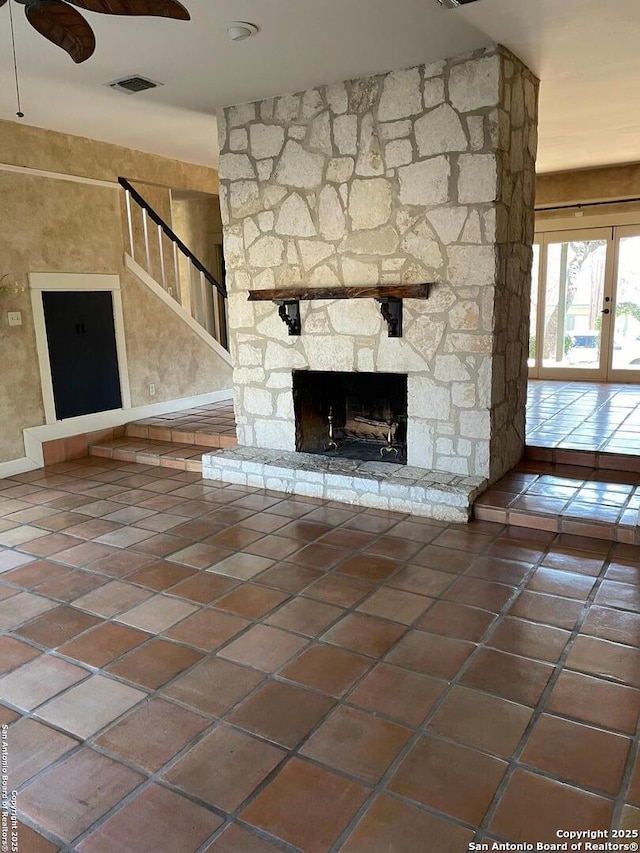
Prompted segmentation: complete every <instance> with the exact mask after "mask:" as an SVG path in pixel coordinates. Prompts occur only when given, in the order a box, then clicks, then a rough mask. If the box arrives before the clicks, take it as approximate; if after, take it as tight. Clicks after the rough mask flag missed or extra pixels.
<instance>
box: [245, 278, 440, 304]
mask: <svg viewBox="0 0 640 853" xmlns="http://www.w3.org/2000/svg"><path fill="white" fill-rule="evenodd" d="M431 284H432V282H428V283H425V284H381V285H375V286H366V287H346V286H345V287H342V286H338V287H279V288H275V289H271V290H251V291H250V292H249V301H250V302H298V301H302V300H309V299H426V298H427V297H428V296H429V288H430V287H431Z"/></svg>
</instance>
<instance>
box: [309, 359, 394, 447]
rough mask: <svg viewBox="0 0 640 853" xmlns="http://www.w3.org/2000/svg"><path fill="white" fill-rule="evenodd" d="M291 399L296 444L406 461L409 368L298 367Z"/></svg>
mask: <svg viewBox="0 0 640 853" xmlns="http://www.w3.org/2000/svg"><path fill="white" fill-rule="evenodd" d="M293 402H294V410H295V418H296V450H300V451H304V452H305V453H319V454H326V455H329V456H334V457H343V458H345V459H361V460H365V461H369V460H371V461H374V460H375V461H382V462H397V463H401V464H406V458H407V452H406V450H407V443H406V442H407V376H406V374H402V373H359V372H358V373H340V372H331V371H319V370H294V371H293Z"/></svg>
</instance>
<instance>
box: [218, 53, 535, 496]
mask: <svg viewBox="0 0 640 853" xmlns="http://www.w3.org/2000/svg"><path fill="white" fill-rule="evenodd" d="M537 92H538V81H537V80H536V78H535V77H534V76H533V75H532V74H531V72H530V71H529V70H528V69H527V68H526V67H525V66H524V65H523V64H522V63H521V62H520V61H519V60H518V59H517V58H516V57H515V56H513V55H512V54H510V53H509V52H508V51H506V50H505V49H503V48H502V47H499V46H496V47H493V48H491V49H487V50H482V51H478V52H475V53H474V54H471V55H467V56H463V57H459V58H457V59H453V60H447V61H439V62H435V63H432V64H429V65H424V66H420V67H417V68H410V69H407V70H402V71H393V72H390V73H388V74H382V75H379V76H375V77H370V78H366V79H359V80H351V81H348V82H346V83H338V84H332V85H328V86H321V87H318V88H315V89H311V90H308V91H306V92H300V93H295V94H290V95H283V96H281V97H276V98H272V99H269V100H265V101H262V102H259V103H252V104H243V105H239V106H232V107H229V108H227V109H225V110H224V111H223V112H222V113H221V114H220V115H219V134H220V151H221V154H220V200H221V206H222V215H223V221H224V245H225V258H226V264H227V271H228V275H227V284H228V288H229V293H230V295H229V311H228V314H229V323H230V341H231V349H232V354H233V357H234V360H235V372H234V386H235V407H236V418H237V425H238V441H239V447H240V450H239V452H240V457H237V458H241V457H242V454H243V453H244V452H245V451H247V453H245V456H244V459H245V461H246V460H247V459H250V458H251V456H252V454H251V453H249V452H248V451H259V452H260V453H262V454H263V455H262V456H261V457H260V458H261V459H262V460H263V461H262V462H261V463H260V464H265V463H264V459H265V458H267V457H269V454H271V456H272V457H273V458H276V457H277V455H278V454H280V455H281V456H282V455H283V454H284V455H287V456H290V455H291V454H293V453H295V452H296V451H297V450H299V449H300V447H301V445H300V427H299V425H297V423H296V402H295V389H296V381H297V380H296V377H298V376H299V375H300V374H301V373H303V372H306V373H311V372H316V373H320V374H325V375H326V374H328V373H335V374H340V375H341V376H342V375H345V374H354V375H357V374H362V375H363V376H369V375H371V374H376V375H379V376H380V377H381V378H382V376H386V375H389V374H400V375H402V376H403V377H406V412H405V413H404V414H406V427H405V426H404V425H403V430H404V436H403V444H404V450H405V451H406V458H405V459H403V461H405V462H406V463H407V465H406V466H405V468H410V469H411V470H413V471H416V470H417V471H420V472H422V473H423V474H426V472H430V473H431V475H433V476H434V477H435V478H436V480H437V481H439V482H441V483H443V482H444V483H448V484H451V483H454V482H455V483H458V484H465V483H466V485H467V486H468V487H469V490H471V491H473V490H474V489H476V490H477V489H478V488H482V486H483V484H484V483H486V481H488V480H489V481H490V480H495V479H497V478H498V477H500V476H502V474H504V473H505V472H506V471H507V470H508V469H509V468H511V467H512V466H513V465H514V464H516V463H517V461H518V460H519V458H520V456H521V453H522V450H523V446H524V417H525V399H526V378H527V373H526V370H527V368H526V359H527V343H528V321H529V293H530V269H531V242H532V239H533V206H534V164H535V152H536V142H537V131H536V121H537ZM427 282H430V283H433V284H432V286H431V288H430V293H429V296H428V297H423V298H403V299H402V314H403V317H402V331H401V337H390V336H389V333H388V326H387V323H386V322H385V319H384V317H383V316H382V315H381V312H380V305H379V304H378V303H377V302H376V300H375V299H373V298H340V299H334V300H331V299H329V300H327V299H324V300H320V299H314V298H309V296H308V295H307V296H305V297H303V298H302V300H301V301H300V302H299V327H300V328H299V331H300V334H299V335H295V336H292V335H290V334H289V332H290V329H289V328H288V326H287V324H286V323H285V322H283V320H282V311H281V310H280V306H279V305H278V304H275V303H274V302H273V301H249V300H248V296H249V294H250V293H253V295H254V296H255V291H265V292H266V291H278V292H280V291H282V290H285V291H286V292H287V293H290V294H291V298H292V299H295V298H296V297H297V294H298V293H299V292H301V291H303V292H309V291H311V296H313V292H312V288H325V289H326V288H333V289H343V290H344V293H343V294H341V295H344V296H347V295H348V289H349V288H367V287H375V286H384V285H388V286H399V287H407V288H408V287H410V286H412V285H416V284H419V283H427ZM266 295H267V296H268V295H269V294H268V293H267V294H266ZM280 302H282V298H281V299H280ZM340 381H341V382H342V380H340ZM362 417H365V416H364V415H363V416H362ZM370 419H371V420H376V418H370ZM305 449H310V448H306V446H305ZM265 454H266V456H265ZM274 454H275V456H274ZM223 456H224V454H223ZM292 459H293V457H292ZM299 461H300V460H299ZM222 464H223V463H222V462H221V461H220V460H218V462H216V463H215V465H214V466H213V467H212V468H207V467H206V465H205V471H206V472H207V471H208V474H207V475H208V476H209V475H211V476H218V475H219V469H220V466H221V465H222ZM292 464H294V463H293V462H292ZM300 464H302V463H301V461H300ZM370 464H374V463H373V462H372V463H370ZM377 464H378V465H379V464H380V463H377ZM387 464H391V463H387ZM232 467H233V466H232ZM280 468H282V466H280ZM405 473H406V472H405ZM276 479H278V478H276ZM234 481H239V480H238V474H237V469H236V474H235V475H234ZM254 482H255V483H256V484H257V483H258V480H257V479H255V478H254ZM282 482H284V481H282ZM272 487H274V486H272ZM286 487H287V488H290V487H291V488H293V486H290V483H289V481H287V483H286ZM307 493H311V492H307ZM314 493H319V492H317V491H316V492H314ZM345 499H347V498H346V496H345ZM414 503H415V502H414ZM368 505H374V504H371V503H370V504H368ZM375 505H380V506H391V508H393V506H392V505H391V504H390V503H389V502H387V503H386V504H385V503H384V502H381V501H378V503H377V504H375Z"/></svg>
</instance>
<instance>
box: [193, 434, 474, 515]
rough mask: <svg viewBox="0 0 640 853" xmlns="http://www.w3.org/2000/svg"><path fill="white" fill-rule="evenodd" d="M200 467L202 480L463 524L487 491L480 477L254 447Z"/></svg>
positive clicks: (210, 457) (209, 459)
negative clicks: (219, 481) (477, 499)
mask: <svg viewBox="0 0 640 853" xmlns="http://www.w3.org/2000/svg"><path fill="white" fill-rule="evenodd" d="M202 466H203V467H202V476H203V477H204V478H205V479H207V480H222V481H224V482H225V483H239V484H240V485H243V486H254V487H256V488H259V489H273V490H275V491H278V492H285V493H289V494H296V495H309V496H310V497H318V498H327V499H328V500H334V501H341V502H343V503H349V504H357V505H358V506H367V507H372V508H373V509H385V510H392V511H395V512H406V513H410V514H411V515H421V516H425V517H428V518H437V519H440V520H441V521H458V522H462V523H465V522H467V521H468V520H469V514H470V510H471V506H472V504H473V501H474V500H475V498H476V497H477V496H478V495H479V494H481V493H482V492H483V491H484V490H485V488H486V486H487V482H486V480H483V479H481V478H480V477H460V476H457V475H455V474H447V473H446V472H443V471H425V470H424V469H423V468H414V467H409V466H407V465H397V464H395V463H392V462H361V461H357V460H352V459H337V458H329V457H323V456H317V455H315V454H311V453H283V452H282V451H277V450H259V449H258V448H255V447H238V448H234V449H233V450H221V451H219V452H218V453H212V454H210V455H208V456H205V457H203V459H202Z"/></svg>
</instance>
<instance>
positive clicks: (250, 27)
mask: <svg viewBox="0 0 640 853" xmlns="http://www.w3.org/2000/svg"><path fill="white" fill-rule="evenodd" d="M257 32H258V28H257V27H256V25H255V24H250V23H248V21H232V22H231V23H230V24H227V33H228V35H229V38H230V39H231V41H244V40H245V39H248V38H251V36H254V35H255V34H256V33H257Z"/></svg>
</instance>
